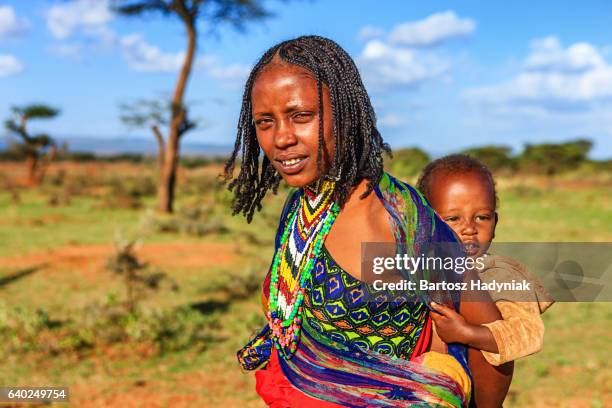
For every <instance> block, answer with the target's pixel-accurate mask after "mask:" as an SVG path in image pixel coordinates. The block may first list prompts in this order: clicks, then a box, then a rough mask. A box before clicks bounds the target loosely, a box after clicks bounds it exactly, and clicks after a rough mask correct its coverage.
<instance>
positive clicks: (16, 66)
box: [0, 54, 23, 77]
mask: <svg viewBox="0 0 612 408" xmlns="http://www.w3.org/2000/svg"><path fill="white" fill-rule="evenodd" d="M21 71H23V64H22V63H21V62H20V61H19V60H18V59H17V57H15V56H14V55H8V54H0V77H5V76H10V75H15V74H18V73H19V72H21Z"/></svg>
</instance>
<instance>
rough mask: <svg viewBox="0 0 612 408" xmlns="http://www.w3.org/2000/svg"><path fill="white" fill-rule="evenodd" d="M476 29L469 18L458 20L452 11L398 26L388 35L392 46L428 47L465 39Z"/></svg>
mask: <svg viewBox="0 0 612 408" xmlns="http://www.w3.org/2000/svg"><path fill="white" fill-rule="evenodd" d="M475 29H476V23H475V22H474V20H472V19H470V18H463V19H462V18H459V17H458V16H457V15H456V14H455V12H453V11H450V10H449V11H445V12H441V13H435V14H432V15H430V16H429V17H427V18H425V19H423V20H420V21H410V22H406V23H402V24H399V25H397V26H395V27H394V28H393V30H392V31H391V33H390V34H389V41H390V42H391V43H393V44H399V45H405V46H411V47H428V46H434V45H438V44H440V43H442V42H444V41H446V40H449V39H451V38H457V37H465V36H467V35H469V34H471V33H472V32H473V31H474V30H475Z"/></svg>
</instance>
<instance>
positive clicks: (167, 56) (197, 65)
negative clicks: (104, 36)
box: [119, 34, 250, 81]
mask: <svg viewBox="0 0 612 408" xmlns="http://www.w3.org/2000/svg"><path fill="white" fill-rule="evenodd" d="M119 43H120V45H121V49H122V52H123V55H124V57H125V59H126V61H127V63H128V66H129V67H130V68H131V69H133V70H135V71H142V72H158V73H160V72H172V73H173V72H177V71H178V70H179V69H180V68H181V66H182V65H183V61H184V59H185V51H177V52H174V53H172V52H164V51H162V50H161V49H160V48H159V47H157V46H155V45H152V44H149V43H148V42H146V40H145V39H144V38H143V36H142V34H130V35H126V36H124V37H121V39H120V41H119ZM193 69H194V70H195V71H201V72H204V73H205V74H207V75H210V76H211V77H213V78H215V79H219V80H222V81H242V80H244V79H245V78H246V76H247V75H248V74H249V72H250V67H248V66H245V65H242V64H238V63H236V64H230V65H226V66H224V65H222V64H221V63H220V62H219V59H218V58H217V57H216V56H214V55H198V56H196V60H195V61H194V64H193Z"/></svg>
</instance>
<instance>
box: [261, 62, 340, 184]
mask: <svg viewBox="0 0 612 408" xmlns="http://www.w3.org/2000/svg"><path fill="white" fill-rule="evenodd" d="M322 102H323V130H324V132H323V149H322V154H323V156H322V158H321V165H322V168H320V169H319V168H317V152H318V148H319V101H318V97H317V81H316V80H315V79H314V77H313V75H312V74H311V73H310V72H309V71H307V70H305V69H303V68H300V67H298V66H295V65H289V64H283V63H275V62H272V63H270V65H268V66H266V67H265V68H264V69H263V70H262V71H261V72H260V74H259V76H258V77H257V79H256V80H255V83H254V84H253V89H252V92H251V103H252V107H253V118H254V120H255V130H256V134H257V141H258V142H259V146H261V148H262V150H263V151H264V154H265V155H266V157H267V158H268V159H269V160H270V162H271V163H272V165H273V166H274V168H275V169H276V170H277V171H278V172H279V174H280V175H281V176H282V177H283V179H285V181H286V182H287V183H288V184H289V185H290V186H292V187H304V186H307V185H309V184H311V183H313V182H314V181H316V180H318V179H319V178H320V177H321V175H322V174H324V173H325V172H326V171H327V170H328V168H329V165H330V163H331V159H330V158H332V157H333V155H334V136H333V119H332V112H331V103H330V99H329V90H328V89H327V87H326V86H323V101H322Z"/></svg>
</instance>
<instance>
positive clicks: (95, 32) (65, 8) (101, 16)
mask: <svg viewBox="0 0 612 408" xmlns="http://www.w3.org/2000/svg"><path fill="white" fill-rule="evenodd" d="M113 16H114V15H113V12H112V11H111V9H110V4H109V0H75V1H71V2H67V3H60V4H55V5H53V6H51V7H50V8H49V10H48V11H47V13H46V20H47V28H48V29H49V31H50V32H51V34H52V35H53V36H54V37H55V38H58V39H66V38H68V37H70V36H72V35H73V34H74V33H75V32H77V31H81V32H82V33H84V34H86V35H90V36H100V37H101V38H103V39H108V38H107V37H108V35H111V34H112V32H111V31H110V30H109V29H108V27H107V26H106V25H107V23H108V22H110V21H111V20H112V19H113Z"/></svg>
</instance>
